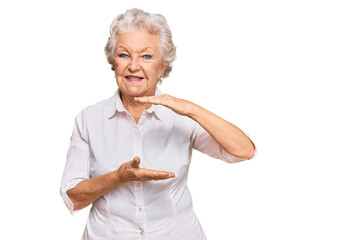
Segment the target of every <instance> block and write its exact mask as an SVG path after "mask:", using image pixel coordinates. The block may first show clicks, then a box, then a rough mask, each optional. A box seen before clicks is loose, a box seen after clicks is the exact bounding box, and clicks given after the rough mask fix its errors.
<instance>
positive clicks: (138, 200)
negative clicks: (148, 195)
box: [132, 122, 144, 236]
mask: <svg viewBox="0 0 361 240" xmlns="http://www.w3.org/2000/svg"><path fill="white" fill-rule="evenodd" d="M132 144H133V157H135V156H138V157H139V158H140V167H142V155H143V152H142V141H141V135H140V129H139V124H138V125H137V124H135V122H134V124H133V142H132ZM133 187H134V201H135V202H134V207H135V209H134V211H135V223H136V225H137V226H138V227H139V231H140V235H141V236H143V235H144V211H143V205H144V195H143V183H142V182H139V181H134V184H133Z"/></svg>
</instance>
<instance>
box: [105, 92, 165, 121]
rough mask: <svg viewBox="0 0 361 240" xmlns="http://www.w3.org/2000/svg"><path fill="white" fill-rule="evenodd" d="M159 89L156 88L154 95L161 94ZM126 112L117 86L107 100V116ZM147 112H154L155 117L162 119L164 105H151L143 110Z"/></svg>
mask: <svg viewBox="0 0 361 240" xmlns="http://www.w3.org/2000/svg"><path fill="white" fill-rule="evenodd" d="M161 94H162V93H161V91H160V90H159V89H158V88H157V89H156V92H155V95H156V96H158V95H161ZM116 111H118V112H127V110H126V109H125V108H124V105H123V103H122V99H121V98H120V89H119V88H118V89H117V91H116V92H115V93H114V95H113V96H112V97H111V98H110V101H109V112H108V118H111V117H113V116H114V114H115V112H116ZM145 111H146V112H148V113H153V112H154V113H155V115H156V116H157V118H159V119H160V120H164V107H163V106H161V105H152V106H151V107H150V108H148V109H147V110H145Z"/></svg>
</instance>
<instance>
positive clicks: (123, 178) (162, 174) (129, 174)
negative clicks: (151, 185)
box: [116, 157, 175, 183]
mask: <svg viewBox="0 0 361 240" xmlns="http://www.w3.org/2000/svg"><path fill="white" fill-rule="evenodd" d="M139 164H140V159H139V157H134V158H133V160H131V161H129V162H125V163H123V164H122V165H121V166H120V167H119V168H118V169H117V170H116V176H117V179H118V181H119V183H124V182H128V181H149V180H164V179H168V178H171V177H175V174H174V173H172V172H167V171H157V170H153V169H146V168H140V167H139Z"/></svg>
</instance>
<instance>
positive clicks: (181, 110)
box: [134, 94, 194, 117]
mask: <svg viewBox="0 0 361 240" xmlns="http://www.w3.org/2000/svg"><path fill="white" fill-rule="evenodd" d="M134 99H135V100H136V101H137V102H139V103H143V104H148V103H150V104H156V105H163V106H165V107H167V108H169V109H171V110H173V111H174V112H175V113H178V114H179V115H183V116H188V117H189V116H190V115H191V112H192V108H193V107H194V104H193V103H192V102H190V101H187V100H184V99H180V98H176V97H173V96H171V95H169V94H162V95H158V96H148V97H135V98H134Z"/></svg>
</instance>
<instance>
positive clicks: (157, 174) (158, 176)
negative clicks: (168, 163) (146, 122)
mask: <svg viewBox="0 0 361 240" xmlns="http://www.w3.org/2000/svg"><path fill="white" fill-rule="evenodd" d="M145 170H146V171H145V173H146V176H147V179H148V180H164V179H168V178H172V177H175V174H174V173H172V172H167V171H157V170H151V169H145Z"/></svg>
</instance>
